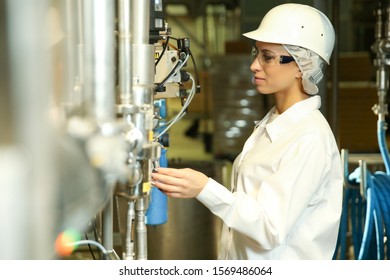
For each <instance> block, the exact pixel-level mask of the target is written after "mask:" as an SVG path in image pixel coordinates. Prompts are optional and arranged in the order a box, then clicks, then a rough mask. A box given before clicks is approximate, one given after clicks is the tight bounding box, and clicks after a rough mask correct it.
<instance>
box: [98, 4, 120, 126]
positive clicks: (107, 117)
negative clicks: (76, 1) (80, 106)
mask: <svg viewBox="0 0 390 280" xmlns="http://www.w3.org/2000/svg"><path fill="white" fill-rule="evenodd" d="M93 2H94V5H93V8H94V13H93V16H94V18H93V36H94V46H95V48H96V49H95V50H96V51H95V53H94V64H95V65H94V66H95V67H94V84H95V94H94V97H95V116H96V119H97V120H98V122H105V121H112V120H113V119H114V117H115V114H114V111H115V36H114V29H115V5H114V1H112V0H100V1H93Z"/></svg>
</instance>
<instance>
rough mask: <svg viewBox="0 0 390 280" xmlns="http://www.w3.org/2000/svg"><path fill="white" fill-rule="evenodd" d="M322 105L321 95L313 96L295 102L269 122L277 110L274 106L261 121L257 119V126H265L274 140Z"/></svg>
mask: <svg viewBox="0 0 390 280" xmlns="http://www.w3.org/2000/svg"><path fill="white" fill-rule="evenodd" d="M320 107H321V97H320V96H318V95H315V96H311V97H309V98H307V99H305V100H302V101H300V102H297V103H295V104H294V105H293V106H291V107H290V108H288V109H287V110H286V111H285V112H283V113H282V114H281V115H280V116H279V117H278V118H276V119H275V120H274V121H273V122H271V123H268V120H269V118H270V116H271V114H273V113H274V111H275V107H273V108H272V109H271V110H270V111H269V112H268V114H267V115H266V116H265V117H264V118H263V119H262V120H261V121H256V122H255V124H256V127H263V128H265V129H266V130H267V133H268V135H269V137H270V139H271V141H272V142H274V141H276V140H277V139H278V138H279V137H281V136H283V135H284V134H285V133H287V132H288V131H289V129H290V128H291V127H292V126H293V125H294V124H296V123H298V122H300V121H301V120H302V118H304V117H305V116H306V115H307V114H308V113H310V112H312V111H314V110H318V109H319V108H320Z"/></svg>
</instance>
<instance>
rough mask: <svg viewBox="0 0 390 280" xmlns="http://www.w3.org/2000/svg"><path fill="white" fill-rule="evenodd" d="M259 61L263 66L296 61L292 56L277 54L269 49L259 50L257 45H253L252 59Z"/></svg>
mask: <svg viewBox="0 0 390 280" xmlns="http://www.w3.org/2000/svg"><path fill="white" fill-rule="evenodd" d="M256 58H257V60H258V61H259V63H260V65H261V66H272V65H277V64H287V63H290V62H292V61H294V58H293V57H292V56H288V55H277V54H275V53H274V52H271V51H269V50H261V51H260V50H258V49H257V48H256V47H255V46H253V47H252V59H253V60H255V59H256ZM278 58H279V59H278Z"/></svg>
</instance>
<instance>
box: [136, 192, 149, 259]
mask: <svg viewBox="0 0 390 280" xmlns="http://www.w3.org/2000/svg"><path fill="white" fill-rule="evenodd" d="M147 199H148V198H147V197H142V198H139V199H138V200H137V201H136V203H135V207H136V215H137V226H136V230H137V239H136V240H137V260H146V259H147V258H148V247H147V240H148V239H147V228H146V224H145V214H146V209H147V208H148V200H147Z"/></svg>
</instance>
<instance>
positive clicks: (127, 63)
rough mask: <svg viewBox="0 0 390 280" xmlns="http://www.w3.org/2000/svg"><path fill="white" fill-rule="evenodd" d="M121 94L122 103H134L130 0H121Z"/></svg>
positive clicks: (119, 4)
mask: <svg viewBox="0 0 390 280" xmlns="http://www.w3.org/2000/svg"><path fill="white" fill-rule="evenodd" d="M118 6H119V19H118V21H119V33H118V35H119V95H120V101H121V104H132V103H133V100H132V99H133V98H132V92H131V84H132V81H131V77H132V65H131V21H130V20H131V17H130V14H131V10H130V0H119V3H118Z"/></svg>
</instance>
